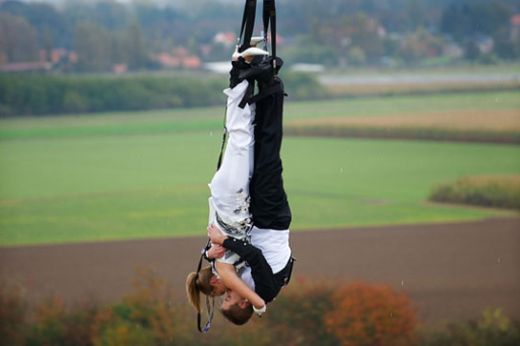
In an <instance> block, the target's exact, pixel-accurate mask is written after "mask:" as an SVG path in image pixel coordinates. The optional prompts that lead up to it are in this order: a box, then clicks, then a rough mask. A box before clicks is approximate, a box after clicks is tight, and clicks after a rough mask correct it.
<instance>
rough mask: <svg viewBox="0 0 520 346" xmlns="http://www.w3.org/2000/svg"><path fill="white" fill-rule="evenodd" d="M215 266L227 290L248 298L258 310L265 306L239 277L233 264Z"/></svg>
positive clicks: (218, 263) (217, 263)
mask: <svg viewBox="0 0 520 346" xmlns="http://www.w3.org/2000/svg"><path fill="white" fill-rule="evenodd" d="M215 265H216V267H217V271H218V274H219V276H220V279H221V280H222V282H223V283H224V285H225V286H226V287H227V288H229V289H231V290H233V291H235V292H237V293H238V294H239V295H240V296H242V297H244V298H246V299H247V300H248V301H249V302H250V303H251V304H253V306H254V307H256V308H262V307H264V306H265V302H264V300H263V299H262V298H260V296H259V295H258V294H256V293H255V292H254V291H253V290H252V289H250V288H249V287H248V286H247V285H246V284H245V283H244V281H242V280H241V279H240V278H239V277H238V276H237V273H236V271H235V267H234V266H233V265H232V264H228V263H222V262H216V264H215Z"/></svg>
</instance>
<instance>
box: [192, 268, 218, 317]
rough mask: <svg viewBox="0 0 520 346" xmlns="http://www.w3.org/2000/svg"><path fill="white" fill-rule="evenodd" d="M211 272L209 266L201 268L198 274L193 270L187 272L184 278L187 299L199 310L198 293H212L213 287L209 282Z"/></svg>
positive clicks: (211, 294)
mask: <svg viewBox="0 0 520 346" xmlns="http://www.w3.org/2000/svg"><path fill="white" fill-rule="evenodd" d="M212 276H213V272H212V271H211V267H205V268H202V269H201V270H200V272H199V275H197V273H195V272H191V273H189V274H188V277H187V278H186V294H187V295H188V301H189V302H190V304H191V305H192V306H193V307H194V308H195V310H197V312H200V293H201V292H202V293H204V294H205V295H207V296H213V295H214V293H215V292H214V291H213V290H214V288H213V286H211V284H210V280H211V277H212Z"/></svg>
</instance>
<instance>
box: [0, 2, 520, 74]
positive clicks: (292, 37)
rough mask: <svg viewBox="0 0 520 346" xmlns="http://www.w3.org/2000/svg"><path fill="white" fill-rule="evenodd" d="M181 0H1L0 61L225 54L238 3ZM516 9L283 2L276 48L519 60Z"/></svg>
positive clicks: (310, 56) (328, 57)
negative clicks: (487, 46) (57, 52)
mask: <svg viewBox="0 0 520 346" xmlns="http://www.w3.org/2000/svg"><path fill="white" fill-rule="evenodd" d="M182 4H184V5H183V6H181V5H179V4H177V5H176V6H173V5H170V6H165V7H159V6H157V5H154V4H153V3H150V2H133V3H130V4H122V3H119V2H115V1H111V0H102V1H96V2H70V1H69V2H65V3H64V5H63V6H61V7H59V8H57V7H54V6H52V5H49V4H45V3H32V2H31V3H25V2H20V1H4V2H2V3H0V29H1V30H0V63H2V62H4V63H5V62H25V61H34V60H38V59H39V58H40V55H41V54H42V53H41V52H42V51H43V52H44V54H47V55H49V54H50V52H51V50H52V49H53V48H65V49H67V50H70V51H75V52H76V53H77V57H78V61H77V63H76V64H74V65H72V66H68V65H66V66H63V68H62V69H63V70H65V71H68V70H71V71H108V70H110V67H111V66H112V65H113V64H118V63H119V64H126V65H128V68H129V69H130V70H139V69H153V68H158V67H159V66H158V65H157V63H156V62H155V61H154V60H153V59H151V57H152V55H153V54H155V53H158V52H165V51H171V50H172V49H173V48H176V47H183V48H185V49H186V50H188V51H189V52H190V53H191V54H194V55H196V56H199V57H201V58H202V60H204V61H215V60H223V59H226V58H227V57H228V55H229V50H230V49H232V48H229V47H222V44H220V43H215V42H214V40H213V38H214V36H215V34H216V33H217V32H220V31H231V32H235V33H236V32H237V31H238V29H239V24H240V18H241V11H242V2H240V1H238V2H234V3H230V2H226V3H222V2H218V1H217V2H216V1H210V0H199V1H192V2H182ZM186 4H189V5H186ZM519 12H520V4H519V3H518V2H517V1H513V0H493V1H484V0H476V1H475V0H473V1H469V0H437V1H434V0H365V1H357V0H328V1H327V2H325V3H324V2H316V1H313V0H299V1H288V0H280V1H279V18H280V21H279V32H280V33H281V34H282V35H283V37H284V38H286V40H285V42H284V44H283V45H282V46H281V47H280V53H281V54H283V55H284V56H285V57H286V58H287V60H288V62H319V63H325V64H328V65H333V66H334V65H338V64H340V65H341V64H342V63H348V64H349V65H356V64H359V65H364V64H381V63H384V62H385V61H388V59H391V60H393V61H397V62H399V63H402V64H414V63H418V62H421V61H423V60H424V59H427V58H431V57H438V56H441V55H442V54H443V47H445V46H446V44H447V43H450V42H452V43H454V44H457V45H459V46H461V47H462V48H463V50H464V52H463V53H464V54H463V56H462V58H463V59H469V60H478V59H479V58H482V56H481V55H482V54H488V55H493V57H495V58H497V59H517V58H519V57H520V38H519V36H520V35H516V37H514V35H512V34H511V23H510V18H511V17H512V16H513V15H514V14H515V13H519ZM483 37H484V38H491V39H492V40H493V42H494V47H493V49H492V51H491V52H485V53H482V54H481V52H479V51H477V50H476V48H475V47H476V46H478V43H479V40H482V38H483ZM2 60H3V61H2Z"/></svg>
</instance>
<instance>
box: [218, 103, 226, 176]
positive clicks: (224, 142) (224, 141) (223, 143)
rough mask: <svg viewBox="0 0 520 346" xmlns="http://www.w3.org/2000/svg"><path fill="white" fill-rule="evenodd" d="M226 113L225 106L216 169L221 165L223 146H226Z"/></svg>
mask: <svg viewBox="0 0 520 346" xmlns="http://www.w3.org/2000/svg"><path fill="white" fill-rule="evenodd" d="M226 113H227V107H226V110H225V111H224V133H222V144H221V146H220V154H219V155H218V162H217V171H218V170H219V168H220V166H221V165H222V157H223V156H224V147H225V146H226V139H227V128H226Z"/></svg>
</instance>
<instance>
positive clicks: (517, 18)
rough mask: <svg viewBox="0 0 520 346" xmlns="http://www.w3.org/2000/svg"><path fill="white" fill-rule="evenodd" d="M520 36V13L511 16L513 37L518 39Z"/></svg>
mask: <svg viewBox="0 0 520 346" xmlns="http://www.w3.org/2000/svg"><path fill="white" fill-rule="evenodd" d="M519 37H520V14H516V15H514V16H513V17H511V39H512V40H516V39H518V38H519Z"/></svg>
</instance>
